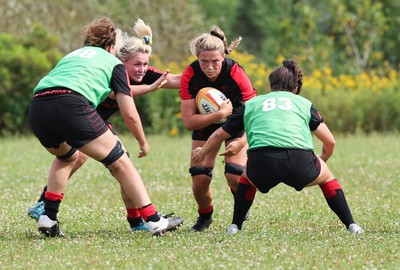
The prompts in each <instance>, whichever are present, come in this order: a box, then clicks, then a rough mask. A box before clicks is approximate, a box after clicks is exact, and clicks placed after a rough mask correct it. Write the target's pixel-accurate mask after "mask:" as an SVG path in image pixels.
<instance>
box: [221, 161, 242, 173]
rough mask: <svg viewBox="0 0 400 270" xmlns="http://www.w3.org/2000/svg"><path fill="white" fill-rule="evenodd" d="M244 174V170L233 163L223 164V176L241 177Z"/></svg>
mask: <svg viewBox="0 0 400 270" xmlns="http://www.w3.org/2000/svg"><path fill="white" fill-rule="evenodd" d="M243 172H244V168H243V167H242V166H240V165H237V164H233V163H225V172H224V174H227V173H229V174H234V175H242V174H243Z"/></svg>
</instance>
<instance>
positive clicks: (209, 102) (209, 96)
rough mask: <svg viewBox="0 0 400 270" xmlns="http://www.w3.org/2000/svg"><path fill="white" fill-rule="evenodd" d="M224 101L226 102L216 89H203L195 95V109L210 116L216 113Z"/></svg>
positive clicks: (222, 120) (224, 97) (221, 121)
mask: <svg viewBox="0 0 400 270" xmlns="http://www.w3.org/2000/svg"><path fill="white" fill-rule="evenodd" d="M224 100H226V96H225V95H224V93H222V92H221V91H219V90H218V89H215V88H212V87H204V88H202V89H201V90H200V91H199V92H198V93H197V95H196V107H197V110H198V111H199V112H200V113H201V114H210V113H213V112H216V111H218V110H219V108H220V105H221V103H222V102H223V101H224ZM225 121H226V118H224V119H221V120H220V121H218V122H216V123H223V122H225Z"/></svg>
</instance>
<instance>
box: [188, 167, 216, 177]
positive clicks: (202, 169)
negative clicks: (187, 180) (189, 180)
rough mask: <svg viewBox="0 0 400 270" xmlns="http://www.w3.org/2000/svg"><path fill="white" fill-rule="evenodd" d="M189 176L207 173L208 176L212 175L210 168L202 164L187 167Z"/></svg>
mask: <svg viewBox="0 0 400 270" xmlns="http://www.w3.org/2000/svg"><path fill="white" fill-rule="evenodd" d="M189 172H190V175H191V176H196V175H200V174H204V175H207V176H208V177H212V168H207V167H203V166H195V167H191V168H190V169H189Z"/></svg>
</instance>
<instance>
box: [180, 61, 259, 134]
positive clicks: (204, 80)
mask: <svg viewBox="0 0 400 270" xmlns="http://www.w3.org/2000/svg"><path fill="white" fill-rule="evenodd" d="M204 87H213V88H215V89H218V90H220V91H221V92H222V93H224V94H225V96H226V97H227V98H229V99H230V100H231V102H232V106H233V113H232V115H231V116H230V117H229V118H228V120H227V121H226V122H225V123H224V124H223V125H222V128H223V129H224V130H225V131H226V132H227V133H229V134H230V135H231V136H232V138H235V137H240V136H241V134H243V132H244V126H243V112H244V107H243V105H244V103H245V102H246V101H247V100H249V99H251V98H253V97H255V96H256V90H255V89H254V88H253V86H252V84H251V82H250V79H249V77H248V76H247V74H246V73H245V72H244V69H243V67H242V66H240V65H239V64H238V63H237V62H236V61H234V60H232V59H230V58H225V60H224V63H223V65H222V69H221V73H220V74H219V76H218V78H217V80H216V81H215V82H210V80H209V79H208V77H207V76H206V75H205V74H204V73H203V71H202V70H201V68H200V64H199V61H198V60H196V61H194V62H193V63H191V64H190V65H189V66H188V67H187V68H186V69H185V71H184V72H183V73H182V77H181V87H180V92H179V93H180V96H181V99H182V100H188V99H194V98H196V95H197V93H198V92H199V91H200V90H201V89H202V88H204ZM220 126H221V124H212V125H210V126H208V127H205V128H203V129H200V130H194V131H193V133H192V139H193V140H207V139H208V137H209V136H210V135H211V134H212V132H214V131H215V130H216V129H217V128H219V127H220Z"/></svg>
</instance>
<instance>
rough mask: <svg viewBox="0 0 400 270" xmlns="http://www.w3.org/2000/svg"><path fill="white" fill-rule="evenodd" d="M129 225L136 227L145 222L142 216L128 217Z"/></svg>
mask: <svg viewBox="0 0 400 270" xmlns="http://www.w3.org/2000/svg"><path fill="white" fill-rule="evenodd" d="M127 220H128V222H129V225H130V226H131V228H133V227H136V226H138V225H140V224H141V223H143V219H142V217H137V218H130V217H128V218H127Z"/></svg>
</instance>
